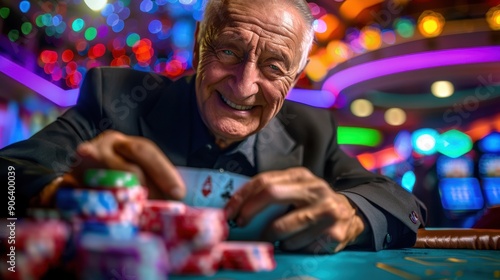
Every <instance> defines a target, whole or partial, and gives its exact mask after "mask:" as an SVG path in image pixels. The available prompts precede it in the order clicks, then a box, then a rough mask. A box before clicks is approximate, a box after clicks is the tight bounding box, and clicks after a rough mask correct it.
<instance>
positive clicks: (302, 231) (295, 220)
mask: <svg viewBox="0 0 500 280" xmlns="http://www.w3.org/2000/svg"><path fill="white" fill-rule="evenodd" d="M334 222H335V219H334V218H333V217H332V216H331V215H328V214H326V213H325V210H324V209H323V208H322V207H318V206H309V207H305V208H299V209H296V210H294V211H292V212H290V213H288V214H287V215H284V216H282V217H280V218H278V219H276V220H275V221H274V222H273V223H271V225H269V228H268V229H267V230H266V231H265V232H264V235H263V238H264V239H265V240H268V241H271V242H274V241H276V240H288V239H290V238H293V240H297V242H298V244H297V245H296V248H295V249H298V248H300V247H303V246H305V245H307V244H308V243H309V242H311V239H312V238H314V237H315V236H317V235H318V234H319V233H320V232H319V231H325V230H326V229H327V228H328V227H330V226H331V225H332V224H333V223H334Z"/></svg>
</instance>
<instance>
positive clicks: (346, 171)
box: [325, 114, 426, 251]
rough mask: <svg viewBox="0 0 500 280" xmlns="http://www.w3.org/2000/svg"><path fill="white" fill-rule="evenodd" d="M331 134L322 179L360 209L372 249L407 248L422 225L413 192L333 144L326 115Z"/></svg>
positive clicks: (420, 209)
mask: <svg viewBox="0 0 500 280" xmlns="http://www.w3.org/2000/svg"><path fill="white" fill-rule="evenodd" d="M330 116H331V118H330V120H331V123H332V126H333V127H335V129H334V135H333V137H332V139H331V142H330V145H329V152H328V156H327V162H326V165H325V179H327V181H328V182H329V183H330V184H331V186H332V188H333V189H334V190H335V191H337V192H339V193H342V194H344V195H346V196H347V197H348V198H349V199H350V200H351V201H352V202H353V203H354V204H355V205H356V206H357V208H358V210H359V211H361V212H362V213H363V214H364V215H365V217H366V219H367V220H368V223H369V225H370V227H371V229H372V232H373V240H372V241H373V243H372V244H373V248H372V249H374V250H376V251H378V250H381V249H385V248H398V247H411V246H413V245H414V243H415V241H416V234H417V230H418V228H419V227H423V226H424V222H425V220H426V208H425V205H423V203H421V202H420V201H419V200H418V199H417V198H416V197H415V196H414V195H413V194H411V193H409V192H408V191H406V190H405V189H404V188H402V187H401V186H399V185H398V184H397V183H396V182H394V181H393V180H391V179H389V178H387V177H384V176H380V175H377V174H375V173H372V172H369V171H368V170H366V169H365V168H364V167H363V166H362V165H361V164H360V163H359V162H358V161H357V160H356V159H354V158H351V157H349V156H348V155H347V154H345V153H344V152H343V151H342V149H341V148H340V147H339V145H338V144H337V137H336V123H335V121H334V119H333V115H332V114H330Z"/></svg>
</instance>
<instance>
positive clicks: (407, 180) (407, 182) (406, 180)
mask: <svg viewBox="0 0 500 280" xmlns="http://www.w3.org/2000/svg"><path fill="white" fill-rule="evenodd" d="M416 181H417V177H416V176H415V173H413V171H411V170H410V171H406V172H405V174H403V177H402V178H401V186H402V187H403V188H404V189H406V190H407V191H409V192H412V191H413V187H414V186H415V182H416Z"/></svg>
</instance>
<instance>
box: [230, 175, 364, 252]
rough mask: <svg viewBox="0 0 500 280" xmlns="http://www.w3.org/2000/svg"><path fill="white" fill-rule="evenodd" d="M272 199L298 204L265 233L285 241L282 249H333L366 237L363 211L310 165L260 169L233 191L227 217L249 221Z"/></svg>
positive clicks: (273, 223) (331, 250) (332, 250)
mask: <svg viewBox="0 0 500 280" xmlns="http://www.w3.org/2000/svg"><path fill="white" fill-rule="evenodd" d="M271 204H285V205H286V204H287V205H293V206H294V207H293V210H292V211H290V212H288V213H286V214H285V215H283V216H281V217H279V218H277V219H276V220H275V221H274V222H272V223H271V225H269V227H268V229H267V230H266V231H265V232H264V234H263V239H264V240H268V241H271V242H274V241H278V240H279V241H281V244H280V245H281V247H282V249H284V250H290V251H292V250H293V251H295V250H301V251H306V252H314V253H320V252H322V253H325V252H326V253H334V252H338V251H340V250H342V249H344V248H345V247H346V246H348V245H354V244H357V243H360V242H365V241H366V238H367V235H368V230H367V229H368V228H369V226H368V225H365V223H364V222H363V218H362V217H361V216H360V215H361V214H360V213H356V210H355V209H354V208H353V206H352V205H351V203H350V202H349V200H348V199H347V197H345V196H344V195H342V194H339V193H336V192H335V191H333V190H332V189H331V187H330V186H329V185H328V183H327V182H326V181H325V180H323V179H321V178H319V177H317V176H315V175H314V174H312V173H311V172H310V171H309V170H308V169H306V168H302V167H300V168H290V169H287V170H283V171H269V172H264V173H261V174H259V175H256V176H255V177H253V178H252V179H251V180H250V181H249V182H248V183H247V184H245V185H244V186H243V187H242V188H241V189H239V190H238V191H237V192H236V193H235V194H234V195H233V196H232V198H231V199H230V201H229V202H228V203H227V205H226V211H227V213H228V218H229V219H231V220H232V219H235V218H236V223H237V224H238V226H245V225H246V224H248V223H249V222H250V220H251V219H252V218H253V217H254V216H255V215H256V214H258V213H259V212H260V211H262V210H264V209H265V208H266V207H267V206H268V205H271Z"/></svg>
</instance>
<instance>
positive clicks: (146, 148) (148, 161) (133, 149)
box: [114, 137, 186, 199]
mask: <svg viewBox="0 0 500 280" xmlns="http://www.w3.org/2000/svg"><path fill="white" fill-rule="evenodd" d="M114 148H115V151H116V152H117V153H119V154H120V155H121V156H123V157H124V158H125V159H127V160H129V161H133V162H134V163H136V164H137V165H138V166H139V167H140V168H141V170H142V171H143V172H144V174H145V176H146V177H148V179H149V180H151V181H152V182H153V183H154V185H155V186H157V187H158V188H159V189H160V190H161V191H162V192H163V193H165V194H167V195H169V196H170V198H173V199H182V198H183V197H184V195H185V192H186V190H185V186H184V182H183V180H182V178H181V176H180V174H179V173H178V172H177V170H176V169H175V167H174V165H173V164H172V163H171V162H170V161H169V160H168V159H167V157H165V156H164V155H163V152H162V151H161V150H160V149H159V148H158V147H157V146H156V145H155V144H154V143H153V142H150V141H149V140H146V139H145V138H141V137H129V138H128V139H127V140H125V141H121V142H118V143H116V144H115V146H114Z"/></svg>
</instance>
